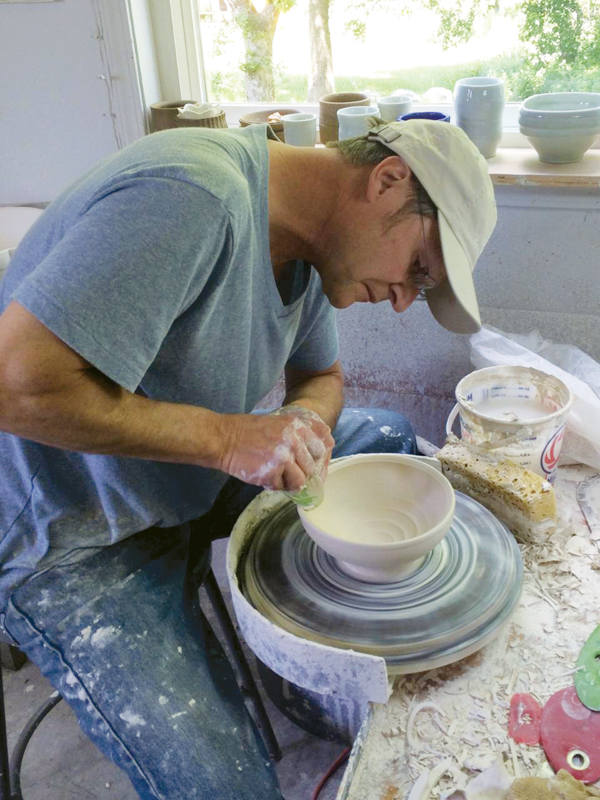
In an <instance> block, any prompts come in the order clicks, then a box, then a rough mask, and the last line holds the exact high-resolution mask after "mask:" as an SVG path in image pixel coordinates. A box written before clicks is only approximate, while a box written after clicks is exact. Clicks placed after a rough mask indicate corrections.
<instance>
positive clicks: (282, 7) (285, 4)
mask: <svg viewBox="0 0 600 800" xmlns="http://www.w3.org/2000/svg"><path fill="white" fill-rule="evenodd" d="M271 5H272V6H273V8H276V9H277V11H282V12H285V11H289V10H290V8H293V7H294V6H295V5H296V0H271Z"/></svg>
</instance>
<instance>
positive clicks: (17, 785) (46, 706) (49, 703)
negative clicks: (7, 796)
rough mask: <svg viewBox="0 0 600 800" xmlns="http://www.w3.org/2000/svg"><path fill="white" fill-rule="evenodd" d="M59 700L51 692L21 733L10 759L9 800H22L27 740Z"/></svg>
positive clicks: (55, 694)
mask: <svg viewBox="0 0 600 800" xmlns="http://www.w3.org/2000/svg"><path fill="white" fill-rule="evenodd" d="M61 700H62V697H61V696H60V694H59V693H58V692H53V693H52V694H51V695H50V697H49V698H48V699H47V700H45V701H44V703H42V705H41V706H40V707H39V708H38V710H37V711H36V712H35V714H34V715H33V716H32V717H31V718H30V719H29V721H28V722H27V724H26V725H25V727H24V728H23V730H22V731H21V734H20V736H19V738H18V739H17V743H16V745H15V749H14V750H13V753H12V756H11V759H10V782H11V784H12V795H11V800H23V795H22V794H21V764H22V762H23V756H24V755H25V748H26V747H27V745H28V744H29V740H30V739H31V737H32V736H33V734H34V733H35V732H36V730H37V729H38V728H39V726H40V723H41V722H42V721H43V719H44V718H45V717H46V716H47V715H48V714H49V713H50V712H51V711H52V709H53V708H54V706H56V705H58V704H59V703H60V701H61Z"/></svg>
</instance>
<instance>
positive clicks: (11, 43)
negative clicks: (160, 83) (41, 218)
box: [0, 0, 145, 205]
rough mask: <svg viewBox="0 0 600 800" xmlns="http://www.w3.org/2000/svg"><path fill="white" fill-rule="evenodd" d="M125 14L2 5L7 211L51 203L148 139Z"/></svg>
mask: <svg viewBox="0 0 600 800" xmlns="http://www.w3.org/2000/svg"><path fill="white" fill-rule="evenodd" d="M136 70H137V66H136V64H135V61H134V57H133V46H132V43H131V37H130V35H129V26H128V17H127V4H126V3H123V2H120V0H62V2H54V3H1V4H0V76H1V83H0V205H10V204H29V203H44V202H48V201H49V200H52V199H53V198H54V197H55V196H56V195H57V194H58V193H59V192H60V191H61V190H62V189H63V188H64V187H65V186H67V185H68V184H69V183H71V182H72V181H73V180H74V179H75V178H77V177H78V176H79V175H81V174H82V173H83V172H85V171H86V170H87V169H89V168H90V167H91V166H92V165H93V164H95V163H96V162H97V161H99V160H100V159H102V158H103V157H105V156H107V155H109V154H110V153H114V152H115V151H116V150H118V149H119V147H121V146H123V145H124V144H127V143H129V141H133V140H134V139H135V138H137V137H138V136H141V135H142V134H143V133H144V132H145V129H144V120H143V113H142V108H141V102H140V97H139V90H138V87H137V86H136V81H137V72H136Z"/></svg>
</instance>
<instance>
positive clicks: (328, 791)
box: [4, 540, 344, 800]
mask: <svg viewBox="0 0 600 800" xmlns="http://www.w3.org/2000/svg"><path fill="white" fill-rule="evenodd" d="M224 546H225V540H223V541H222V542H217V543H216V546H215V549H214V556H213V566H214V570H215V575H216V576H217V580H218V581H219V583H220V584H221V587H222V590H223V593H224V596H225V599H226V600H227V599H228V592H227V591H226V586H225V572H224V553H225V547H224ZM4 692H5V703H6V716H7V727H8V736H9V745H10V746H11V747H12V745H14V742H15V739H16V737H17V735H18V734H19V732H20V731H21V729H22V727H23V725H24V723H25V722H26V720H27V719H28V718H29V716H30V715H31V714H32V713H33V712H34V711H35V710H36V709H37V707H38V706H39V705H40V704H41V703H42V702H43V701H44V700H45V699H46V697H47V696H48V695H49V694H50V693H51V692H52V687H51V686H50V684H49V683H48V681H46V679H45V678H44V677H43V676H42V675H41V674H40V672H39V670H38V669H37V668H36V667H35V666H34V665H33V664H31V663H30V662H27V663H26V664H25V666H23V667H22V668H21V669H20V670H18V671H17V672H8V671H4ZM264 700H265V705H266V707H267V711H268V714H269V718H270V719H271V722H272V724H273V727H274V729H275V733H276V735H277V739H278V741H279V743H280V746H281V749H282V752H283V758H282V760H281V762H280V763H279V765H278V767H277V772H278V775H279V780H280V785H281V789H282V791H283V795H284V797H285V800H311V797H312V794H313V791H314V789H315V787H316V785H317V784H318V783H319V780H320V779H321V777H322V775H323V774H324V773H325V772H326V771H327V769H328V768H329V766H330V765H331V764H332V763H333V762H334V761H335V759H336V758H337V757H338V756H339V754H340V753H341V752H342V750H343V749H344V748H343V746H342V745H339V744H335V743H332V742H325V741H322V740H320V739H318V738H316V737H314V736H311V735H310V734H308V733H305V732H304V731H302V730H300V729H299V728H298V727H296V726H295V725H294V724H293V723H291V722H290V721H289V720H288V719H287V717H284V716H283V714H281V713H280V712H279V711H278V710H277V708H275V707H274V706H273V704H272V703H271V702H270V701H269V699H268V698H267V697H265V698H264ZM342 775H343V768H340V769H339V770H338V772H337V773H336V775H335V776H334V777H332V778H331V780H330V781H328V783H327V784H326V786H325V787H324V789H323V791H322V792H321V794H320V795H319V800H334V798H335V796H336V792H337V787H338V785H339V782H340V780H341V778H342ZM21 780H22V789H23V795H24V798H25V800H136V798H137V794H136V792H135V791H134V790H133V788H132V787H131V785H130V784H129V781H128V780H127V778H126V777H125V775H124V774H123V773H121V771H120V770H119V769H118V768H117V767H115V766H114V765H113V764H112V763H111V762H110V761H108V760H107V759H106V758H104V756H103V755H102V754H101V753H100V752H99V751H98V750H96V748H95V746H94V745H93V744H92V743H91V742H90V741H89V740H88V739H87V738H86V737H85V736H84V735H83V734H82V733H81V732H80V731H79V728H78V725H77V722H76V720H75V716H74V714H73V712H72V711H71V710H70V708H69V707H68V706H67V704H66V703H64V702H61V703H59V704H58V706H57V707H56V708H55V709H53V711H52V712H51V713H50V714H49V715H48V717H47V718H46V719H45V720H44V722H43V723H42V724H41V726H40V727H39V729H38V730H37V731H36V733H35V734H34V736H33V739H32V740H31V742H30V744H29V747H28V748H27V751H26V753H25V760H24V762H23V770H22V778H21ZM177 800H183V799H182V798H178V799H177ZM231 800H235V798H231Z"/></svg>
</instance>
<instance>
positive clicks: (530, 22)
mask: <svg viewBox="0 0 600 800" xmlns="http://www.w3.org/2000/svg"><path fill="white" fill-rule="evenodd" d="M520 8H521V11H522V12H523V15H524V21H523V24H522V26H521V38H522V40H523V41H524V42H525V45H526V47H527V51H528V56H529V57H528V60H529V61H530V63H531V65H532V66H533V67H537V68H540V67H549V66H553V65H557V64H561V63H562V64H573V63H575V62H576V61H577V59H578V56H579V49H580V41H581V34H582V30H583V25H584V16H585V11H584V7H583V5H582V4H581V3H580V2H579V0H525V2H522V3H521V6H520Z"/></svg>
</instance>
